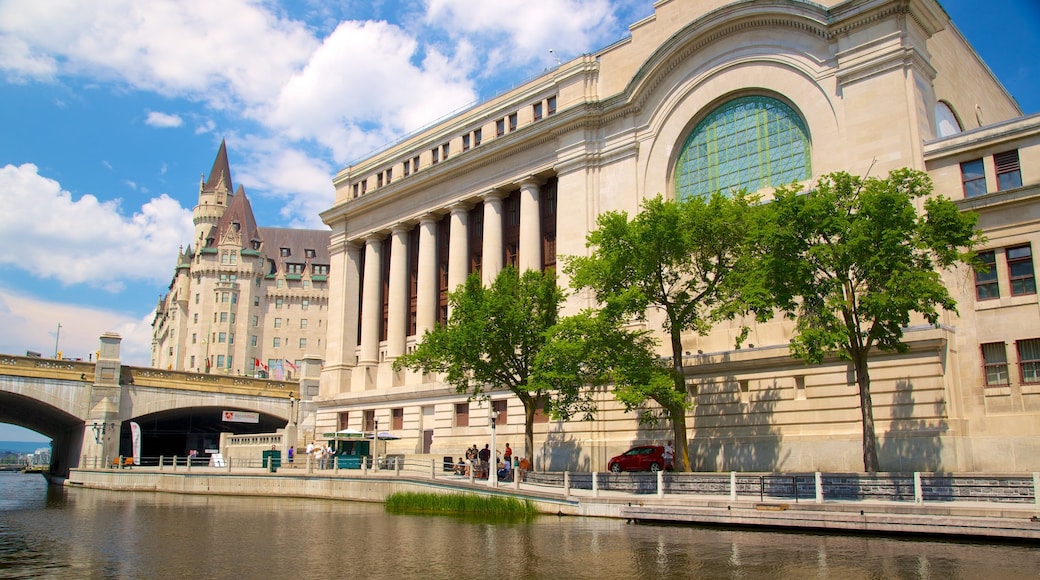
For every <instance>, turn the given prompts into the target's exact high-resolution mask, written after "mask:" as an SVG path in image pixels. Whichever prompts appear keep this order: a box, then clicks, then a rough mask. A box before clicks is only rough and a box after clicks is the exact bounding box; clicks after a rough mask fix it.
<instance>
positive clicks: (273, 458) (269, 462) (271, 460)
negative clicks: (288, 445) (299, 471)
mask: <svg viewBox="0 0 1040 580" xmlns="http://www.w3.org/2000/svg"><path fill="white" fill-rule="evenodd" d="M263 464H264V468H265V469H267V470H268V471H270V472H271V473H274V472H276V471H278V468H279V467H281V466H282V454H281V453H280V452H279V451H278V450H277V449H272V450H270V451H264V452H263Z"/></svg>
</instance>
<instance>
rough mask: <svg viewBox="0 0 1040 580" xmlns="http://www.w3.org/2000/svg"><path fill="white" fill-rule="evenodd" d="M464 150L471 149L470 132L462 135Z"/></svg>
mask: <svg viewBox="0 0 1040 580" xmlns="http://www.w3.org/2000/svg"><path fill="white" fill-rule="evenodd" d="M462 150H463V151H469V134H466V135H463V136H462Z"/></svg>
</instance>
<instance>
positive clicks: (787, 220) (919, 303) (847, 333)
mask: <svg viewBox="0 0 1040 580" xmlns="http://www.w3.org/2000/svg"><path fill="white" fill-rule="evenodd" d="M931 194H932V183H931V179H930V178H929V177H928V175H927V174H926V173H923V172H921V171H916V170H912V169H899V170H895V171H893V172H892V173H890V174H889V176H888V177H887V178H884V179H881V178H874V177H869V178H860V177H856V176H852V175H849V174H848V173H844V172H839V173H832V174H829V175H825V176H823V177H821V178H820V179H819V180H818V182H817V183H816V186H815V188H814V189H813V190H811V191H808V192H806V193H802V192H801V191H800V188H799V187H797V186H791V187H781V188H779V189H778V190H777V191H776V194H775V198H774V200H773V201H772V202H771V203H769V204H767V205H766V206H765V207H766V208H767V209H768V212H767V213H768V225H767V226H766V227H763V228H762V229H761V230H760V233H761V237H760V245H759V252H760V253H759V260H758V261H757V262H756V263H757V265H758V268H759V271H758V275H756V276H755V278H756V279H757V280H759V281H761V282H762V283H763V284H764V288H765V289H766V291H767V294H768V300H771V301H772V302H773V304H774V305H775V306H776V307H778V308H779V309H780V310H781V311H782V312H784V313H785V314H786V315H787V316H788V317H791V318H795V319H796V325H795V336H794V338H793V339H792V341H791V347H792V349H793V352H794V354H795V355H796V356H799V357H801V358H803V359H805V360H806V361H808V362H811V363H819V362H821V361H822V360H823V358H824V356H825V355H828V354H832V355H837V356H838V357H840V358H842V359H845V360H848V361H850V362H852V364H853V366H854V368H855V373H856V382H857V385H858V388H859V398H860V408H861V412H862V417H863V467H864V470H866V471H868V472H875V471H878V470H879V465H878V456H877V443H876V437H875V433H874V418H873V410H872V403H871V395H870V373H869V369H868V364H867V363H868V358H869V356H870V353H871V351H872V349H878V350H881V351H897V352H905V351H906V350H907V345H906V343H904V342H903V330H904V328H906V327H907V326H908V325H909V324H910V323H911V316H912V314H914V313H916V314H917V315H919V316H921V317H922V318H923V319H924V320H925V321H927V322H928V323H930V324H933V325H938V323H939V316H940V313H939V309H944V310H948V311H955V309H956V302H955V301H954V299H953V297H952V296H951V295H950V293H949V291H948V290H947V288H946V286H945V284H943V281H942V278H941V276H940V272H939V270H940V269H942V268H947V267H949V266H951V265H953V264H955V263H957V262H970V261H971V260H972V256H973V254H972V252H971V249H972V247H973V246H974V245H976V244H977V243H978V242H979V241H980V238H979V236H978V233H977V232H976V230H975V223H976V219H977V218H976V216H975V215H974V214H971V213H962V212H961V211H960V210H959V209H958V208H957V206H956V205H955V204H954V203H953V202H952V201H950V200H948V199H946V198H944V197H933V196H931ZM922 198H923V199H924V203H923V209H924V212H923V213H920V212H919V211H918V209H917V208H916V207H915V201H916V200H919V199H922ZM760 297H761V296H760Z"/></svg>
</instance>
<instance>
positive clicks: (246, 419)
mask: <svg viewBox="0 0 1040 580" xmlns="http://www.w3.org/2000/svg"><path fill="white" fill-rule="evenodd" d="M221 420H223V421H224V422H225V423H259V422H260V413H250V412H247V411H223V412H222V413H221Z"/></svg>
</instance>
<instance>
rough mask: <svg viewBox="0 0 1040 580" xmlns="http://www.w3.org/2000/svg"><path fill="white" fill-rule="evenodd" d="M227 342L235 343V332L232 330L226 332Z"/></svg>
mask: <svg viewBox="0 0 1040 580" xmlns="http://www.w3.org/2000/svg"><path fill="white" fill-rule="evenodd" d="M227 343H228V344H235V333H234V332H229V333H228V335H227Z"/></svg>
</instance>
